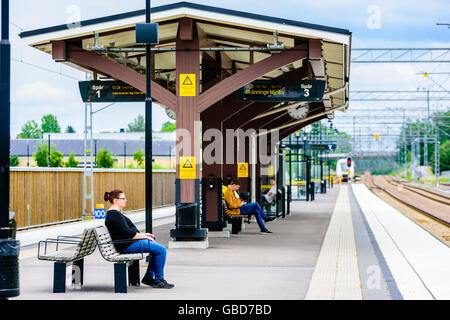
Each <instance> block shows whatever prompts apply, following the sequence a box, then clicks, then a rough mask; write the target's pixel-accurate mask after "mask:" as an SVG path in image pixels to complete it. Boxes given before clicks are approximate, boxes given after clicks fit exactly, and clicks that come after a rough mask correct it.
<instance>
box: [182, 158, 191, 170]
mask: <svg viewBox="0 0 450 320" xmlns="http://www.w3.org/2000/svg"><path fill="white" fill-rule="evenodd" d="M183 168H188V169H190V168H193V166H192V163H191V162H190V161H189V159H187V160H186V162H185V163H184V164H183Z"/></svg>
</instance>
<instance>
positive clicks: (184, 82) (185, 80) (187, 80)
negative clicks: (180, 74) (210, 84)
mask: <svg viewBox="0 0 450 320" xmlns="http://www.w3.org/2000/svg"><path fill="white" fill-rule="evenodd" d="M183 86H192V81H191V78H189V76H186V78H184V81H183Z"/></svg>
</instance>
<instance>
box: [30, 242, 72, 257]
mask: <svg viewBox="0 0 450 320" xmlns="http://www.w3.org/2000/svg"><path fill="white" fill-rule="evenodd" d="M41 243H44V244H45V250H44V254H46V253H47V244H48V243H56V251H58V245H59V244H60V243H61V244H79V243H80V241H70V240H61V239H52V238H49V239H46V240H41V241H39V242H38V259H39V256H40V253H41Z"/></svg>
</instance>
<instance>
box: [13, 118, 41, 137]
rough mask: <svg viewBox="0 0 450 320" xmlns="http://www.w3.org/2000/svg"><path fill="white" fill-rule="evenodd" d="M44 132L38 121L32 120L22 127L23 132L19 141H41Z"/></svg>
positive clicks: (19, 135)
mask: <svg viewBox="0 0 450 320" xmlns="http://www.w3.org/2000/svg"><path fill="white" fill-rule="evenodd" d="M41 138H42V130H41V129H40V128H39V125H38V124H37V122H36V121H34V120H30V121H28V122H27V123H25V124H24V125H23V126H22V131H21V132H20V133H19V134H18V135H17V139H41Z"/></svg>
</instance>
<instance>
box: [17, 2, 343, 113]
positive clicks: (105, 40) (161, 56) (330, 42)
mask: <svg viewBox="0 0 450 320" xmlns="http://www.w3.org/2000/svg"><path fill="white" fill-rule="evenodd" d="M181 18H191V20H190V21H195V24H196V27H197V32H198V38H199V44H200V48H201V50H205V51H203V52H202V54H201V55H200V61H199V63H200V66H201V67H200V69H201V70H202V67H203V63H204V61H205V60H207V55H209V56H211V57H212V58H214V59H216V55H218V53H217V52H220V63H221V69H222V70H221V76H220V78H221V79H218V81H217V82H219V81H220V80H223V79H225V78H227V77H229V76H230V75H232V74H234V73H236V72H238V71H239V70H243V69H246V68H247V67H249V66H250V65H252V64H256V63H258V62H260V61H263V60H264V59H266V58H268V57H270V56H272V55H275V54H279V53H280V52H282V51H284V50H287V49H291V48H294V47H295V46H298V45H300V44H302V43H307V44H309V46H308V48H309V59H308V61H309V65H308V66H307V68H308V76H307V77H305V78H304V79H309V80H314V79H319V80H326V91H325V96H324V101H323V104H324V109H325V110H327V109H334V108H336V107H338V106H344V105H346V102H347V101H348V81H349V72H350V46H351V32H349V31H348V30H344V29H338V28H332V27H327V26H321V25H315V24H310V23H304V22H299V21H293V20H287V19H281V18H274V17H270V16H264V15H257V14H253V13H246V12H240V11H235V10H228V9H222V8H217V7H211V6H206V5H200V4H193V3H188V2H179V3H175V4H170V5H163V6H159V7H154V8H152V13H151V20H152V22H156V23H158V24H159V44H158V45H154V46H153V48H165V49H163V50H169V51H152V53H153V54H154V59H152V64H154V65H153V66H152V67H153V72H154V74H152V80H153V81H154V82H156V83H157V84H158V85H159V86H161V87H163V88H165V89H168V90H169V91H171V92H172V93H173V94H174V95H175V94H176V59H175V57H176V52H175V46H176V39H177V34H178V30H179V24H180V23H183V22H182V21H186V19H185V20H182V19H181ZM187 21H189V20H187ZM143 22H145V10H137V11H133V12H127V13H122V14H117V15H112V16H106V17H102V18H96V19H90V20H85V21H80V22H79V23H73V24H63V25H58V26H52V27H46V28H42V29H37V30H30V31H24V32H22V33H21V34H20V37H21V38H23V39H24V40H25V41H26V42H27V44H29V45H30V46H32V47H34V48H36V49H38V50H41V51H44V52H46V53H48V54H51V55H52V56H53V58H54V60H55V61H60V62H63V63H65V64H68V65H70V66H72V67H75V68H77V69H80V70H82V71H84V72H89V73H93V72H94V73H95V75H96V76H98V79H100V80H101V79H108V78H115V73H114V70H111V68H109V67H106V65H105V66H104V68H98V69H97V68H95V67H94V64H93V63H88V62H87V60H92V56H91V57H87V56H84V57H81V56H80V55H78V56H77V53H76V52H74V51H77V50H78V51H79V49H80V48H82V49H83V51H86V52H88V53H91V54H94V53H95V54H97V55H102V56H103V57H107V58H108V60H113V61H114V62H116V63H117V64H119V65H121V66H126V67H127V68H129V69H132V70H134V71H135V73H137V74H139V75H145V69H146V61H145V52H143V51H139V50H141V49H139V48H142V45H139V44H136V41H135V24H136V23H143ZM180 30H181V29H180ZM179 37H180V38H181V39H182V38H183V34H180V35H179ZM274 44H275V45H280V44H282V45H283V46H284V48H283V49H282V50H279V51H277V50H270V51H269V50H253V51H248V50H242V49H243V48H245V47H253V48H257V47H260V48H267V45H274ZM101 47H103V49H101V50H98V48H101ZM96 48H97V50H94V49H96ZM118 48H129V49H130V50H129V51H128V52H124V51H114V50H116V49H118ZM131 48H136V49H137V50H138V51H133V49H131ZM171 48H172V49H173V51H171V50H172V49H171ZM208 48H210V49H212V50H207V49H208ZM230 48H236V51H232V50H230ZM225 49H226V50H225ZM214 50H216V52H214ZM220 50H224V51H220ZM240 50H242V51H240ZM205 58H206V59H205ZM85 61H86V62H85ZM302 67H305V61H304V60H298V61H294V62H292V63H289V64H288V65H285V66H283V67H280V68H275V69H273V70H271V71H270V72H267V73H266V74H264V75H262V76H260V77H259V78H258V79H259V80H264V79H265V80H269V79H275V78H278V77H280V76H281V75H283V74H284V73H286V72H289V71H292V70H296V69H299V68H302ZM205 68H206V66H205ZM96 69H97V70H96ZM108 70H111V72H109V71H108ZM202 76H203V77H205V72H203V70H202V72H201V73H200V79H199V93H200V94H201V93H202V92H204V91H206V90H207V89H208V88H210V87H211V86H212V84H215V83H214V81H213V83H211V81H210V79H208V82H209V83H208V84H206V83H205V81H203V80H204V79H202ZM143 79H145V77H142V79H141V80H143ZM258 79H255V80H258ZM120 80H123V81H125V82H128V83H129V84H130V85H133V86H134V87H136V88H138V89H140V90H142V91H145V82H143V81H141V80H140V81H135V80H133V81H127V77H124V78H123V79H120ZM299 80H302V79H299ZM217 82H216V83H217ZM153 86H154V84H152V95H153V91H154V89H153ZM327 92H328V93H332V94H329V95H327ZM155 95H158V90H157V89H156V93H155ZM154 99H155V100H157V101H158V102H159V103H160V104H162V105H165V106H167V107H169V108H171V109H173V110H174V108H173V106H172V105H171V104H172V103H174V100H173V98H170V97H167V95H165V98H164V97H161V96H160V97H158V96H154ZM206 108H207V106H205V107H204V109H206ZM345 108H346V107H345ZM345 108H343V109H345ZM204 109H200V110H199V111H200V112H201V111H203V110H204ZM327 116H328V117H333V113H330V114H328V115H327Z"/></svg>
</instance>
